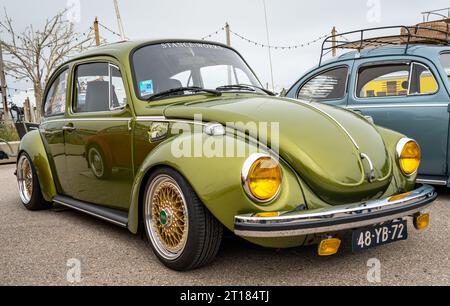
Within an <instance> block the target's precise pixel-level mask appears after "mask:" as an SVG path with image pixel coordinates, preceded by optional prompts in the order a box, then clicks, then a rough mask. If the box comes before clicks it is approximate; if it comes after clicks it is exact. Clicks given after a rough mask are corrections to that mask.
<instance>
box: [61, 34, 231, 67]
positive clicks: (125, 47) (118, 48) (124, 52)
mask: <svg viewBox="0 0 450 306" xmlns="http://www.w3.org/2000/svg"><path fill="white" fill-rule="evenodd" d="M174 42H181V43H183V42H186V43H187V42H189V43H201V44H214V45H220V46H223V47H227V48H230V47H228V46H226V45H224V44H221V43H218V42H214V41H206V40H197V39H175V38H171V39H154V40H132V41H120V42H116V43H112V44H108V45H104V46H100V47H97V48H93V49H90V50H88V51H85V52H82V53H80V54H79V55H77V56H74V57H71V58H70V59H69V60H68V61H66V62H64V63H63V64H62V65H61V66H63V65H66V64H68V63H70V62H72V61H76V60H80V59H84V58H88V57H94V56H105V55H109V56H113V57H116V58H124V57H128V56H129V54H130V53H131V52H132V51H133V50H134V49H136V48H139V47H142V46H145V45H152V44H161V43H174Z"/></svg>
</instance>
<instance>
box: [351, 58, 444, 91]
mask: <svg viewBox="0 0 450 306" xmlns="http://www.w3.org/2000/svg"><path fill="white" fill-rule="evenodd" d="M437 91H438V83H437V81H436V78H435V77H434V75H433V73H432V72H431V71H430V69H429V68H428V67H427V66H426V65H424V64H421V63H391V64H383V65H372V66H363V67H361V68H360V69H359V74H358V84H357V89H356V95H357V97H358V98H369V99H373V98H380V97H402V96H403V97H404V96H410V95H426V94H433V93H435V92H437Z"/></svg>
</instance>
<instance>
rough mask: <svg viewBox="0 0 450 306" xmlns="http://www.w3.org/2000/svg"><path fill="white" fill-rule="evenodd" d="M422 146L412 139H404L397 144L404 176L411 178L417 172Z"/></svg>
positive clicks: (398, 156) (399, 161)
mask: <svg viewBox="0 0 450 306" xmlns="http://www.w3.org/2000/svg"><path fill="white" fill-rule="evenodd" d="M421 155H422V154H421V151H420V146H419V144H418V143H417V142H415V141H414V140H412V139H408V138H402V139H401V140H400V141H399V142H398V144H397V158H398V163H399V166H400V169H401V170H402V172H403V174H405V175H407V176H411V175H413V174H414V173H416V172H417V170H418V169H419V166H420V159H421Z"/></svg>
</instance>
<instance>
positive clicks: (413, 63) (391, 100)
mask: <svg viewBox="0 0 450 306" xmlns="http://www.w3.org/2000/svg"><path fill="white" fill-rule="evenodd" d="M350 90H351V92H352V94H351V97H352V98H351V99H350V100H349V104H348V107H349V108H350V109H353V110H356V111H360V112H361V113H363V114H364V115H368V116H371V117H372V118H373V120H374V122H375V124H377V125H380V126H383V127H386V128H389V129H392V130H395V131H398V132H400V133H403V134H405V135H407V136H408V137H410V138H413V139H415V140H417V141H418V142H419V144H420V146H421V149H422V164H421V167H420V169H419V175H421V176H422V177H423V178H428V179H436V181H439V182H441V183H442V184H445V183H446V181H447V178H446V176H447V148H448V128H449V112H448V107H449V106H448V101H449V96H448V93H447V91H446V90H445V86H444V84H443V80H442V78H441V77H440V74H439V71H438V70H437V68H436V66H435V65H434V64H433V63H431V62H430V61H427V60H425V59H423V58H420V59H416V58H413V57H410V58H404V59H401V60H398V59H395V58H393V59H389V60H381V61H380V59H376V58H375V59H371V60H367V59H360V60H357V61H355V65H354V68H353V73H352V78H351V89H350Z"/></svg>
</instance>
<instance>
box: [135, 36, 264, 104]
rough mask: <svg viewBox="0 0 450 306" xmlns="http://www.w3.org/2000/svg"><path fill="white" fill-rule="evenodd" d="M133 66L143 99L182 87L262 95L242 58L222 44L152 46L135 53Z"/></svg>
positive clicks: (140, 95) (137, 86)
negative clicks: (256, 92)
mask: <svg viewBox="0 0 450 306" xmlns="http://www.w3.org/2000/svg"><path fill="white" fill-rule="evenodd" d="M132 64H133V66H134V73H135V86H136V89H137V94H138V97H139V98H141V99H149V98H150V97H151V96H153V95H156V94H160V93H162V92H163V93H164V92H166V91H168V90H171V89H176V88H181V87H199V88H205V89H216V88H219V89H221V90H237V91H241V90H242V91H258V92H259V91H260V92H262V91H261V90H259V89H257V88H255V87H254V86H256V87H259V86H261V85H260V83H259V82H258V80H257V78H256V77H255V75H254V74H253V73H252V71H251V70H250V69H249V67H248V66H247V64H246V63H245V62H244V61H243V60H242V58H241V57H240V56H239V55H238V54H237V53H236V52H234V51H233V50H231V49H228V48H225V47H222V46H219V45H214V44H206V43H194V42H171V43H161V44H156V45H149V46H145V47H142V48H140V49H138V50H137V51H135V53H134V54H133V60H132ZM232 85H249V86H232Z"/></svg>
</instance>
